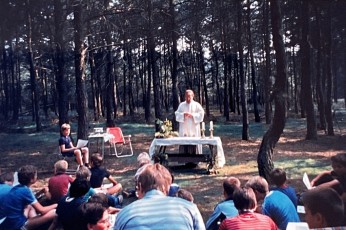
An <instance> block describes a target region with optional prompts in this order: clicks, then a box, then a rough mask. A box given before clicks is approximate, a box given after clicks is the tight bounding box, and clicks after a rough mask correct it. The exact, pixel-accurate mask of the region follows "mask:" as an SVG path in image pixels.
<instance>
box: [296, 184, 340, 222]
mask: <svg viewBox="0 0 346 230" xmlns="http://www.w3.org/2000/svg"><path fill="white" fill-rule="evenodd" d="M302 201H303V204H304V207H305V208H306V209H308V210H310V212H311V214H316V213H320V214H321V215H322V216H323V217H324V218H325V220H326V222H327V226H320V227H336V226H341V225H342V224H343V218H344V204H343V201H342V199H341V197H340V196H339V195H338V193H337V192H336V191H335V190H334V189H332V188H323V187H317V188H314V189H310V190H308V191H307V192H305V193H303V194H302Z"/></svg>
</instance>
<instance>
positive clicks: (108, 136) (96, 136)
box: [88, 133, 114, 158]
mask: <svg viewBox="0 0 346 230" xmlns="http://www.w3.org/2000/svg"><path fill="white" fill-rule="evenodd" d="M112 138H114V136H113V135H112V134H109V133H92V134H90V135H89V136H88V139H89V145H90V142H91V141H92V140H93V139H96V141H97V146H98V140H101V154H102V158H104V154H105V143H106V142H108V141H109V140H110V139H112Z"/></svg>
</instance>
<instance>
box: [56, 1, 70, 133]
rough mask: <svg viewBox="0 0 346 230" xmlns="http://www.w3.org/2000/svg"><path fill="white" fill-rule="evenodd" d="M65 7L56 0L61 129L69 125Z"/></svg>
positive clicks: (57, 80) (57, 81)
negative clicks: (64, 24) (64, 25)
mask: <svg viewBox="0 0 346 230" xmlns="http://www.w3.org/2000/svg"><path fill="white" fill-rule="evenodd" d="M62 22H63V6H62V4H61V0H54V29H55V34H54V38H55V44H54V45H55V49H54V50H55V59H56V67H55V77H56V88H57V91H58V114H59V127H61V125H62V124H64V123H68V122H69V119H68V90H67V87H68V84H67V80H66V76H65V58H64V53H65V52H64V44H65V42H64V33H63V24H62Z"/></svg>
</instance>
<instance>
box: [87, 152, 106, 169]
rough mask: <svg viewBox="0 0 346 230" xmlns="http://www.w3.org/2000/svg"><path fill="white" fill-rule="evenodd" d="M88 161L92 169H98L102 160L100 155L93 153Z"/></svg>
mask: <svg viewBox="0 0 346 230" xmlns="http://www.w3.org/2000/svg"><path fill="white" fill-rule="evenodd" d="M90 161H91V163H92V166H93V167H100V166H101V165H102V163H103V158H102V156H101V154H99V153H94V154H92V155H91V157H90Z"/></svg>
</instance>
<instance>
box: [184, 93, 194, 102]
mask: <svg viewBox="0 0 346 230" xmlns="http://www.w3.org/2000/svg"><path fill="white" fill-rule="evenodd" d="M192 100H193V92H191V91H187V92H186V93H185V101H186V103H188V104H189V103H190V102H191V101H192Z"/></svg>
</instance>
